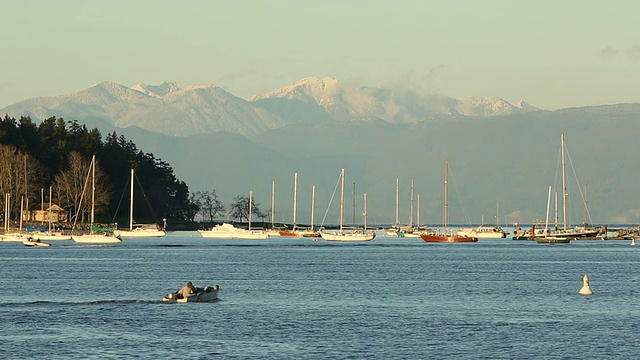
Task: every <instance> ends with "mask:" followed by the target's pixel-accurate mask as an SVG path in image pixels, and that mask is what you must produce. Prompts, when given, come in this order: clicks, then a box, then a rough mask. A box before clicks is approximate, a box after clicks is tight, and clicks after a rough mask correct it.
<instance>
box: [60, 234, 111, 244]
mask: <svg viewBox="0 0 640 360" xmlns="http://www.w3.org/2000/svg"><path fill="white" fill-rule="evenodd" d="M71 239H72V240H73V241H75V242H76V243H79V244H117V243H120V242H122V240H121V239H120V238H118V237H117V236H115V235H112V234H110V235H106V234H86V235H75V236H71Z"/></svg>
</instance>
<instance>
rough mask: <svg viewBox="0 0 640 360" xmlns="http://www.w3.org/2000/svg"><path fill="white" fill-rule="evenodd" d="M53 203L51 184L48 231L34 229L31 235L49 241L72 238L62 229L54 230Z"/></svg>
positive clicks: (36, 238) (35, 238)
mask: <svg viewBox="0 0 640 360" xmlns="http://www.w3.org/2000/svg"><path fill="white" fill-rule="evenodd" d="M52 206H53V204H52V203H51V186H49V209H47V221H48V224H49V225H48V226H47V230H46V231H33V232H32V233H31V237H32V238H33V239H34V240H47V241H52V240H55V241H60V240H71V235H69V234H63V233H62V231H52V226H53V224H52V221H51V217H52V216H53V214H52V213H51V208H52Z"/></svg>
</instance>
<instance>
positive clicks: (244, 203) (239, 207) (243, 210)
mask: <svg viewBox="0 0 640 360" xmlns="http://www.w3.org/2000/svg"><path fill="white" fill-rule="evenodd" d="M251 214H252V215H256V216H257V217H260V218H264V217H265V214H263V213H262V211H260V204H257V203H256V202H255V201H254V200H253V199H251ZM230 215H231V217H232V218H237V219H238V221H239V222H242V221H243V220H247V221H249V197H248V196H241V195H238V196H236V198H235V199H234V200H233V203H232V204H231V214H230Z"/></svg>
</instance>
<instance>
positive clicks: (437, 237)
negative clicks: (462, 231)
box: [420, 233, 478, 243]
mask: <svg viewBox="0 0 640 360" xmlns="http://www.w3.org/2000/svg"><path fill="white" fill-rule="evenodd" d="M420 238H422V240H424V241H425V242H446V243H453V242H476V241H478V238H477V237H471V236H459V235H452V234H427V233H424V234H420Z"/></svg>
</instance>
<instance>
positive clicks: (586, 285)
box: [578, 274, 593, 295]
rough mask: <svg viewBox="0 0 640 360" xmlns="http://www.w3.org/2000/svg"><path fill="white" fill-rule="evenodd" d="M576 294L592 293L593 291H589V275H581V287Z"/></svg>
mask: <svg viewBox="0 0 640 360" xmlns="http://www.w3.org/2000/svg"><path fill="white" fill-rule="evenodd" d="M578 294H580V295H591V294H593V291H591V288H590V287H589V275H587V274H584V276H583V277H582V289H580V291H578Z"/></svg>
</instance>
